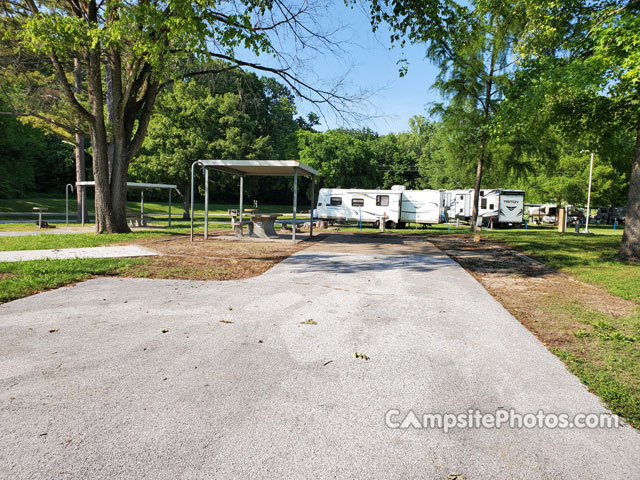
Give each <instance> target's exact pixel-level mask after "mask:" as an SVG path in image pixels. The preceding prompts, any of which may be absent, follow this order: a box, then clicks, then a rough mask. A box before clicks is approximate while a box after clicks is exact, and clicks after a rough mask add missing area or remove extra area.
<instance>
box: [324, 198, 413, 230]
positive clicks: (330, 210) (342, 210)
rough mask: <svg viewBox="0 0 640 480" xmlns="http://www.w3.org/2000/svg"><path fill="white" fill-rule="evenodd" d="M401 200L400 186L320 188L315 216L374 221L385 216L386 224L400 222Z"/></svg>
mask: <svg viewBox="0 0 640 480" xmlns="http://www.w3.org/2000/svg"><path fill="white" fill-rule="evenodd" d="M401 201H402V190H399V189H391V190H373V189H359V188H321V189H320V192H318V204H317V215H316V216H317V218H318V219H320V220H334V221H339V222H345V221H358V220H362V221H363V222H365V223H375V224H376V225H379V222H380V219H381V218H384V217H386V219H387V220H386V221H387V222H388V223H387V225H388V226H390V227H393V226H396V225H397V224H398V223H399V222H400V202H401Z"/></svg>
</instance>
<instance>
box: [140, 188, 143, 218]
mask: <svg viewBox="0 0 640 480" xmlns="http://www.w3.org/2000/svg"><path fill="white" fill-rule="evenodd" d="M140 225H144V190H140Z"/></svg>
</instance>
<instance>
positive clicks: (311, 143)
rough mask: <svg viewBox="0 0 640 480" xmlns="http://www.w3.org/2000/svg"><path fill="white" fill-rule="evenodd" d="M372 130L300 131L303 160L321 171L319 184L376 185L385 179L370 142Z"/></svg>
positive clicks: (352, 186)
mask: <svg viewBox="0 0 640 480" xmlns="http://www.w3.org/2000/svg"><path fill="white" fill-rule="evenodd" d="M371 133H372V132H364V133H363V132H354V131H347V130H329V131H327V132H324V133H315V132H309V131H304V130H300V131H298V146H299V157H300V161H302V162H303V163H306V164H307V165H309V166H310V167H312V168H315V169H316V170H318V172H319V173H320V182H321V183H320V185H319V186H320V187H323V186H324V187H329V188H331V187H333V188H336V187H343V188H376V187H378V186H380V184H381V183H380V182H381V180H382V178H381V175H380V172H379V170H378V163H377V162H378V160H377V159H376V157H375V155H374V152H373V149H372V146H371V142H370V141H367V140H366V138H367V137H369V138H371V137H370V135H371Z"/></svg>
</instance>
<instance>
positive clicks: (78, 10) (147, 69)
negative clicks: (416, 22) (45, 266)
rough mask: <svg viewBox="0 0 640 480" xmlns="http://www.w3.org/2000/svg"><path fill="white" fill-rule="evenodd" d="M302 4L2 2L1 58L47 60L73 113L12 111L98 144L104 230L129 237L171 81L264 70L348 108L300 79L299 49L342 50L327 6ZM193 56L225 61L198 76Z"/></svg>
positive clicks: (259, 0) (275, 0) (273, 0)
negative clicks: (140, 157) (137, 170)
mask: <svg viewBox="0 0 640 480" xmlns="http://www.w3.org/2000/svg"><path fill="white" fill-rule="evenodd" d="M296 1H297V0H292V1H291V2H289V0H238V1H234V2H228V1H215V0H196V1H185V0H172V1H170V2H167V1H146V0H139V1H138V0H134V1H130V2H122V1H117V0H101V1H97V0H11V1H4V2H2V3H1V4H0V9H1V10H2V17H0V25H2V27H3V31H4V32H5V35H4V42H5V45H4V47H5V48H3V52H2V53H3V55H5V56H7V55H8V56H9V57H11V59H12V60H13V61H15V62H17V63H19V62H20V61H21V60H23V59H31V58H38V59H39V60H42V59H45V60H46V62H47V63H48V65H47V66H46V69H48V70H49V71H50V72H51V75H52V78H53V79H54V81H55V84H56V87H55V88H54V87H53V86H51V88H50V90H51V92H49V93H48V94H47V93H46V92H45V93H44V94H42V95H41V96H43V97H47V95H49V96H53V97H55V96H56V95H55V93H53V92H54V91H58V92H60V94H59V95H60V97H61V98H59V99H56V98H54V101H52V102H51V104H52V105H57V106H58V107H57V110H60V109H61V107H59V105H60V104H61V103H63V104H64V105H65V107H64V108H62V109H63V110H65V109H66V110H68V111H70V112H71V115H62V116H61V115H58V114H57V113H58V112H55V111H52V110H53V109H50V108H46V107H47V106H46V105H44V106H43V105H39V106H38V108H37V109H35V110H33V111H30V110H29V108H28V107H24V106H23V105H21V106H20V108H15V109H14V110H13V111H12V112H11V113H13V114H15V115H23V116H32V117H37V118H39V119H40V120H41V121H44V122H48V123H50V124H52V125H55V126H56V128H61V129H64V130H67V131H69V132H71V133H72V134H74V135H76V134H77V135H79V136H84V135H86V136H87V138H89V139H90V143H91V156H92V161H93V176H94V179H95V184H96V190H95V197H96V212H95V214H96V229H97V231H98V232H111V233H112V232H127V231H129V228H128V226H127V222H126V182H127V173H128V169H129V164H130V162H131V160H132V159H133V157H134V156H135V154H136V152H137V151H138V150H139V149H140V147H141V145H142V142H143V140H144V138H145V135H146V133H147V128H148V126H149V121H150V118H151V114H152V112H153V108H154V105H155V102H156V99H157V98H158V94H159V92H160V91H161V90H162V89H163V88H164V87H166V86H167V85H170V84H171V83H172V82H174V81H176V80H178V79H186V78H189V77H192V76H194V75H204V74H215V73H217V72H220V71H221V69H222V70H228V69H235V68H250V69H256V70H261V71H267V72H271V74H273V75H275V76H277V77H279V78H280V79H281V81H283V82H284V83H285V84H287V85H288V86H289V87H290V88H291V89H292V90H293V91H294V92H295V93H296V94H297V95H298V96H300V97H302V98H304V99H306V100H309V101H311V102H314V103H316V104H328V105H330V106H331V107H332V108H333V109H334V110H335V111H337V112H346V110H347V106H348V103H349V101H350V99H349V98H347V97H345V96H343V95H340V94H339V93H338V88H337V87H336V86H331V87H327V88H323V87H321V86H319V85H318V84H317V83H314V84H311V83H309V82H306V81H304V79H303V78H302V77H301V76H300V75H298V73H297V72H298V71H299V68H300V66H301V63H300V62H299V59H300V57H299V53H300V52H315V51H319V50H322V51H327V50H329V51H332V50H336V49H338V45H337V44H336V43H334V41H333V40H332V37H331V35H330V34H329V33H327V32H324V31H322V29H321V28H320V25H319V23H318V18H320V16H321V13H322V11H323V10H324V11H326V8H325V6H324V5H320V4H318V3H313V4H310V3H309V2H307V1H304V0H301V1H300V3H299V4H296V3H293V2H296ZM7 44H9V48H6V47H7ZM194 56H195V57H196V58H199V59H200V60H202V63H209V64H211V62H210V60H211V59H219V60H223V61H225V62H226V64H225V65H224V66H216V67H215V68H212V69H196V70H195V71H191V70H189V69H187V68H185V67H184V65H193V62H189V61H185V59H189V58H193V57H194ZM29 61H30V60H29ZM216 65H221V64H219V63H218V64H216ZM46 69H45V70H46ZM27 70H28V68H27ZM41 70H42V68H41ZM46 73H47V72H45V73H44V74H43V75H44V76H45V77H46ZM80 76H81V79H80ZM79 80H80V81H81V83H82V84H83V86H84V88H79V87H80V81H79ZM45 88H46V86H45ZM41 93H42V91H41ZM26 100H27V101H26V103H28V100H29V99H26ZM45 103H46V102H45ZM22 107H24V108H22Z"/></svg>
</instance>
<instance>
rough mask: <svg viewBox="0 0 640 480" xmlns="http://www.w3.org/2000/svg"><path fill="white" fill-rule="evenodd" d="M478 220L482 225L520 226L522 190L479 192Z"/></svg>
mask: <svg viewBox="0 0 640 480" xmlns="http://www.w3.org/2000/svg"><path fill="white" fill-rule="evenodd" d="M478 218H482V224H483V225H489V224H490V223H491V222H492V221H493V224H494V225H500V224H501V225H521V224H522V223H524V190H506V189H501V188H499V189H495V190H480V208H479V209H478Z"/></svg>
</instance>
